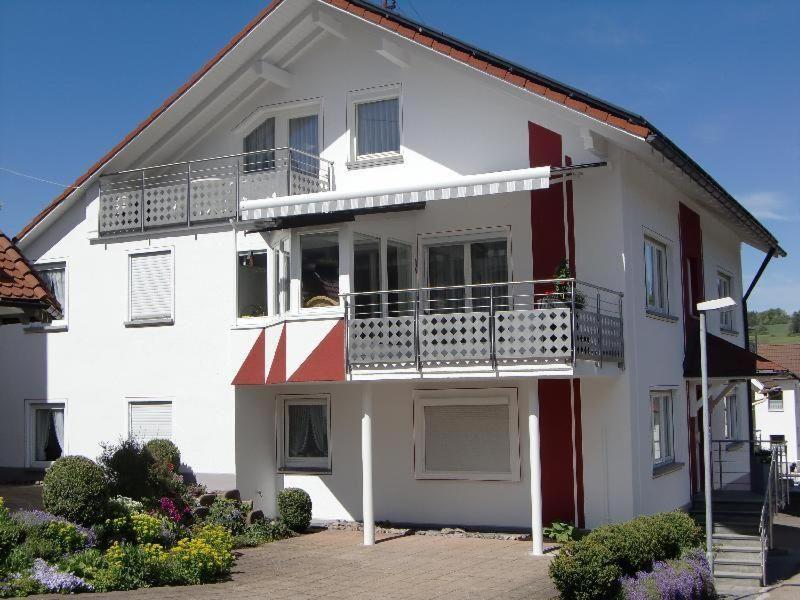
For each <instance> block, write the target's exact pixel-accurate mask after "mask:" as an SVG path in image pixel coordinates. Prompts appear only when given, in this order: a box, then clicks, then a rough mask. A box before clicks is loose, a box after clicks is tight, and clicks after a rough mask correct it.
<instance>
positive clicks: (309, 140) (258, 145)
mask: <svg viewBox="0 0 800 600" xmlns="http://www.w3.org/2000/svg"><path fill="white" fill-rule="evenodd" d="M319 144H320V140H319V115H318V114H317V112H313V113H311V114H309V113H308V111H307V110H306V111H299V110H295V111H291V112H278V113H276V114H274V115H273V116H270V117H267V118H265V119H264V120H263V121H262V122H261V123H260V124H259V125H257V126H256V127H255V128H253V129H252V130H251V131H250V132H249V133H248V134H247V135H245V137H244V139H243V140H242V150H243V151H244V152H250V153H254V154H249V155H248V156H246V157H245V160H244V169H245V172H248V173H249V172H253V171H266V170H273V169H283V168H285V164H286V161H287V158H288V160H290V161H291V168H292V170H294V171H299V172H301V173H305V174H307V175H312V176H314V177H317V176H318V175H319V160H317V157H318V156H319ZM278 148H290V152H289V153H288V155H287V152H286V151H285V150H284V151H282V152H278V153H276V152H275V150H276V149H278Z"/></svg>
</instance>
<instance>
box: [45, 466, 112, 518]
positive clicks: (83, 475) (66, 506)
mask: <svg viewBox="0 0 800 600" xmlns="http://www.w3.org/2000/svg"><path fill="white" fill-rule="evenodd" d="M42 502H43V503H44V507H45V509H46V510H47V511H48V512H51V513H53V514H54V515H56V516H59V517H63V518H65V519H67V520H68V521H74V522H76V523H80V524H82V525H92V524H94V523H98V522H100V521H102V519H103V518H104V517H105V514H106V508H107V505H108V483H107V481H106V478H105V475H104V474H103V470H102V469H101V468H100V467H99V466H98V465H97V464H95V462H94V461H91V460H89V459H88V458H86V457H84V456H63V457H61V458H59V459H58V460H56V461H55V462H54V463H53V465H52V466H51V467H50V468H49V469H48V470H47V473H46V474H45V476H44V489H43V490H42Z"/></svg>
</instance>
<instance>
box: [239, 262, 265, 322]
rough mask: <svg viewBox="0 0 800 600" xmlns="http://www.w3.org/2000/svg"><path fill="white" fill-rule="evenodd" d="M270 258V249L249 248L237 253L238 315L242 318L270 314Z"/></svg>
mask: <svg viewBox="0 0 800 600" xmlns="http://www.w3.org/2000/svg"><path fill="white" fill-rule="evenodd" d="M269 258H270V253H269V251H268V250H247V251H244V252H239V254H238V255H237V261H236V264H237V267H236V305H237V306H236V315H237V317H239V318H240V319H248V318H255V317H266V316H267V314H268V311H269V307H268V298H269V292H270V290H269V288H270V286H269V285H268V281H269V273H268V267H269Z"/></svg>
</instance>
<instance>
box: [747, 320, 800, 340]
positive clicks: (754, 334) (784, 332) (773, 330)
mask: <svg viewBox="0 0 800 600" xmlns="http://www.w3.org/2000/svg"><path fill="white" fill-rule="evenodd" d="M750 339H751V340H752V341H756V340H758V343H759V344H800V335H798V334H796V333H794V334H792V333H789V323H775V324H773V325H757V326H755V327H753V326H751V327H750Z"/></svg>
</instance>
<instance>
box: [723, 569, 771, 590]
mask: <svg viewBox="0 0 800 600" xmlns="http://www.w3.org/2000/svg"><path fill="white" fill-rule="evenodd" d="M714 583H715V585H717V586H719V587H724V586H731V587H737V588H747V589H751V590H758V589H759V588H760V587H761V575H760V574H759V575H750V574H747V573H737V572H736V571H727V570H725V569H722V568H720V569H714Z"/></svg>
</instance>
